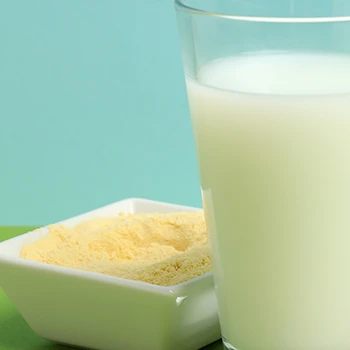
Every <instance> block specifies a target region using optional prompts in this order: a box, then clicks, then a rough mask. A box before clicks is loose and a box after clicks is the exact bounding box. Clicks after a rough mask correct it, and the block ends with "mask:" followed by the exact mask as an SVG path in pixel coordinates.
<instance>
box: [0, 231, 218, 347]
mask: <svg viewBox="0 0 350 350" xmlns="http://www.w3.org/2000/svg"><path fill="white" fill-rule="evenodd" d="M33 229H35V227H0V242H2V241H4V240H6V239H9V238H12V237H15V236H18V235H19V234H21V233H25V232H28V231H31V230H33ZM22 349H23V350H59V349H60V350H62V349H66V350H67V349H69V347H67V346H63V345H57V344H55V343H52V342H50V341H48V340H45V339H42V338H40V337H39V336H38V335H36V334H35V333H34V332H33V331H32V330H31V329H30V328H29V326H28V325H27V323H26V322H25V321H24V320H23V318H22V316H21V315H20V314H19V313H18V311H17V310H16V309H15V308H14V306H13V305H12V303H11V302H10V301H9V299H8V298H7V296H6V295H5V293H4V292H3V291H2V289H1V288H0V350H22ZM222 349H223V347H222V344H221V342H216V343H215V344H212V345H209V346H207V347H205V348H203V349H202V350H222ZM179 350H181V349H179Z"/></svg>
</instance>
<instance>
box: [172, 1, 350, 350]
mask: <svg viewBox="0 0 350 350" xmlns="http://www.w3.org/2000/svg"><path fill="white" fill-rule="evenodd" d="M175 4H176V9H177V19H178V26H179V32H180V39H181V46H182V57H183V63H184V70H185V79H186V86H187V93H188V100H189V106H190V111H191V118H192V124H193V131H194V137H195V142H196V149H197V158H198V165H199V169H200V177H201V188H202V198H203V207H204V210H205V215H206V221H207V227H208V232H209V235H210V242H211V249H212V263H213V272H214V280H215V286H216V292H217V298H218V304H219V316H220V323H221V330H222V337H223V341H224V344H225V347H226V349H236V350H349V349H350V1H341V0H339V1H337V0H333V1H332V0H318V1H311V0H278V1H275V0H271V1H269V0H176V1H175Z"/></svg>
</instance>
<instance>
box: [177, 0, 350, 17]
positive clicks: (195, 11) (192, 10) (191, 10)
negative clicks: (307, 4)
mask: <svg viewBox="0 0 350 350" xmlns="http://www.w3.org/2000/svg"><path fill="white" fill-rule="evenodd" d="M174 3H175V8H176V10H177V11H179V12H186V13H188V14H191V15H199V16H206V17H216V18H223V19H231V20H235V21H244V22H261V23H336V22H350V16H334V17H259V16H241V15H234V14H225V13H219V12H210V11H206V10H203V9H200V8H196V7H191V6H189V5H186V4H185V2H184V0H174Z"/></svg>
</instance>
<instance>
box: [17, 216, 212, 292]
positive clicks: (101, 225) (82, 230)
mask: <svg viewBox="0 0 350 350" xmlns="http://www.w3.org/2000/svg"><path fill="white" fill-rule="evenodd" d="M48 229H49V233H48V235H47V236H45V237H43V238H41V239H39V240H38V241H36V242H34V243H33V244H30V245H26V246H24V247H23V249H22V252H21V257H23V258H25V259H30V260H35V261H40V262H44V263H47V264H54V265H59V266H66V267H71V268H75V269H79V270H85V271H94V272H99V273H104V274H107V275H112V276H119V277H123V278H127V279H132V280H139V281H144V282H148V283H152V284H157V285H162V286H171V285H175V284H178V283H182V282H185V281H188V280H190V279H192V278H195V277H197V276H201V275H203V274H205V273H207V272H209V271H210V270H211V264H210V258H209V252H208V238H207V232H206V227H205V221H204V215H203V212H202V211H198V212H189V213H171V214H139V215H134V214H127V215H125V214H120V215H119V216H118V217H111V218H97V219H92V220H88V221H84V222H82V223H80V224H78V225H77V226H75V227H73V228H69V227H65V226H63V225H51V226H49V228H48Z"/></svg>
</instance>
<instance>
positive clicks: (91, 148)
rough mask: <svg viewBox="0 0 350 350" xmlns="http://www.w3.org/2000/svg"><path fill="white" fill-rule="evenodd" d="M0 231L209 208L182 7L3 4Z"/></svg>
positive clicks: (166, 2) (77, 1)
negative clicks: (172, 207)
mask: <svg viewBox="0 0 350 350" xmlns="http://www.w3.org/2000/svg"><path fill="white" fill-rule="evenodd" d="M0 122H1V124H0V125H1V129H0V130H1V134H0V166H1V168H0V224H2V225H12V224H16V225H20V224H29V225H31V224H46V223H50V222H55V221H57V220H60V219H64V218H66V217H69V216H73V215H76V214H78V213H81V212H84V211H87V210H90V209H93V208H95V207H98V206H101V205H105V204H108V203H110V202H113V201H116V200H120V199H122V198H126V197H146V198H151V199H156V200H163V201H169V202H174V203H180V204H187V205H195V206H199V205H200V204H201V202H200V191H199V181H198V174H197V169H196V160H195V153H194V145H193V140H192V131H191V125H190V118H189V112H188V106H187V100H186V95H185V86H184V79H183V71H182V66H181V58H180V48H179V40H178V35H177V27H176V20H175V11H174V8H173V1H172V0H147V1H146V0H133V1H132V0H123V1H122V0H74V1H72V0H59V1H54V0H1V1H0Z"/></svg>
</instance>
